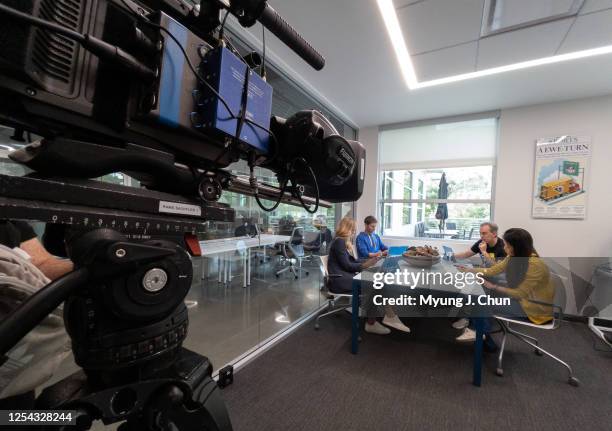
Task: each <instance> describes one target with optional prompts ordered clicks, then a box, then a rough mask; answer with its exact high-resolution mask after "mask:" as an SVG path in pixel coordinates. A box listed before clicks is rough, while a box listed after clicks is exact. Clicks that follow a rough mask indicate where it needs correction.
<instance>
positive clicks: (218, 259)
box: [217, 254, 223, 283]
mask: <svg viewBox="0 0 612 431" xmlns="http://www.w3.org/2000/svg"><path fill="white" fill-rule="evenodd" d="M222 257H223V256H222V255H221V254H220V255H218V256H217V269H218V271H219V283H221V271H222V270H223V264H222V262H223V258H222Z"/></svg>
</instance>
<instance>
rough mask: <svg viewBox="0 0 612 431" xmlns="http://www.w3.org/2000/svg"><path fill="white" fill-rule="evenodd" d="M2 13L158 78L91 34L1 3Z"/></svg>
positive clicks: (138, 71)
mask: <svg viewBox="0 0 612 431" xmlns="http://www.w3.org/2000/svg"><path fill="white" fill-rule="evenodd" d="M0 13H4V14H6V15H9V16H11V17H12V18H15V19H17V20H20V21H24V22H26V23H28V24H30V25H32V26H34V27H40V28H43V29H45V30H47V31H51V32H53V33H57V34H60V35H62V36H64V37H66V38H68V39H71V40H74V41H75V42H77V43H79V44H80V45H81V46H83V48H85V49H86V50H88V51H90V52H91V53H93V54H94V55H96V56H97V57H99V58H102V59H106V60H110V61H112V62H114V63H117V64H119V65H121V66H123V67H125V68H126V69H128V70H130V71H132V72H134V73H135V74H137V75H139V76H140V77H142V78H144V79H147V80H153V79H155V78H156V77H157V71H155V70H152V69H150V68H149V67H147V66H145V65H144V64H142V63H141V62H140V61H138V59H136V58H135V57H134V56H133V55H131V54H129V53H127V52H126V51H124V50H123V49H121V48H119V47H118V46H115V45H111V44H109V43H107V42H104V41H103V40H101V39H98V38H97V37H94V36H92V35H90V34H82V33H79V32H77V31H74V30H70V29H69V28H66V27H64V26H61V25H59V24H56V23H54V22H51V21H47V20H44V19H40V18H37V17H34V16H31V15H28V14H26V13H24V12H21V11H19V10H17V9H13V8H10V7H8V6H6V5H3V4H2V3H0Z"/></svg>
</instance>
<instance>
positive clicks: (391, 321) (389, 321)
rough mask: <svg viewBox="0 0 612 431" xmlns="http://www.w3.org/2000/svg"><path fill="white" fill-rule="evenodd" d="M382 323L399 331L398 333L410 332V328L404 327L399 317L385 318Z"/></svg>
mask: <svg viewBox="0 0 612 431" xmlns="http://www.w3.org/2000/svg"><path fill="white" fill-rule="evenodd" d="M382 323H383V325H386V326H390V327H391V328H394V329H397V330H398V331H402V332H408V333H409V332H410V328H409V327H407V326H406V325H404V324H403V323H402V321H401V320H400V318H399V317H398V316H397V315H395V316H393V317H387V316H385V318H384V319H383V321H382Z"/></svg>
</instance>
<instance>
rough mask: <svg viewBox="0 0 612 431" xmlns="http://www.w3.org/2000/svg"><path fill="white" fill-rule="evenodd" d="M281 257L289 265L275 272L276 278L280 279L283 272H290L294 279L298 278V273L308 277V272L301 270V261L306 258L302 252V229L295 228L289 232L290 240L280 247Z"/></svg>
mask: <svg viewBox="0 0 612 431" xmlns="http://www.w3.org/2000/svg"><path fill="white" fill-rule="evenodd" d="M281 252H282V255H283V257H284V261H285V262H286V263H288V264H289V266H286V267H285V268H282V269H279V270H278V271H276V278H278V277H280V275H281V274H282V273H283V272H287V271H289V272H291V273H292V274H293V275H294V277H295V278H296V279H297V278H299V275H298V274H299V273H300V272H304V273H306V275H308V274H309V273H308V271H307V270H306V269H304V268H302V261H303V260H305V259H306V258H307V256H306V252H305V251H304V228H301V227H296V228H294V229H293V232H291V238H290V239H289V241H288V242H287V243H286V244H283V245H282V250H281Z"/></svg>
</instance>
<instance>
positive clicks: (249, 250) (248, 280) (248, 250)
mask: <svg viewBox="0 0 612 431" xmlns="http://www.w3.org/2000/svg"><path fill="white" fill-rule="evenodd" d="M247 270H248V272H247V286H250V285H251V249H250V248H247Z"/></svg>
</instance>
